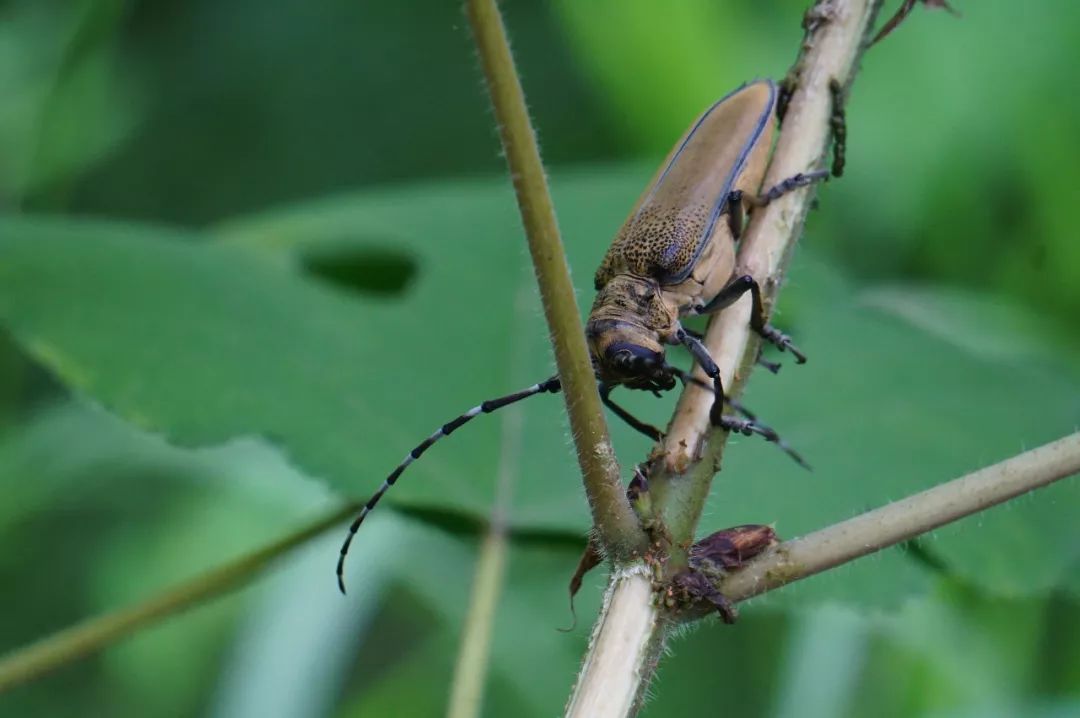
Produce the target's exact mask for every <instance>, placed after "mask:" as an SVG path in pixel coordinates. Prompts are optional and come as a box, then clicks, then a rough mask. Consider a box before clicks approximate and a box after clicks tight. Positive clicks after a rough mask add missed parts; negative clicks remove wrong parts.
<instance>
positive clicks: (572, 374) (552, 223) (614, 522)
mask: <svg viewBox="0 0 1080 718" xmlns="http://www.w3.org/2000/svg"><path fill="white" fill-rule="evenodd" d="M466 11H467V14H468V17H469V24H470V25H471V26H472V31H473V36H474V38H475V40H476V47H477V52H478V54H479V56H480V62H481V64H482V65H483V68H484V78H485V80H486V82H487V88H488V93H489V94H490V96H491V104H492V106H493V107H494V110H495V118H496V121H497V123H498V127H499V136H500V137H501V138H502V146H503V151H504V152H505V154H506V162H507V164H508V165H509V168H510V176H511V178H512V180H513V184H514V191H515V193H516V194H517V201H518V207H519V208H520V210H521V219H522V223H523V224H524V226H525V235H526V238H527V239H528V243H529V252H530V253H531V254H532V260H533V266H534V268H535V270H536V281H537V283H538V284H539V285H540V297H541V299H542V301H543V305H544V315H545V317H546V318H547V323H548V328H549V330H550V332H551V342H552V345H553V347H554V350H555V364H556V366H557V367H558V370H559V379H560V380H561V381H562V389H563V395H564V396H565V398H566V409H567V413H568V414H569V417H570V429H571V432H572V434H573V437H574V445H575V446H576V447H577V456H578V464H579V465H580V467H581V473H582V477H583V479H584V482H585V493H586V495H587V497H588V500H589V508H590V509H591V511H592V518H593V525H594V526H595V527H596V531H597V534H598V536H599V539H600V542H601V545H602V546H603V547H604V549H605V551H606V552H607V555H608V556H610V557H612V558H613V559H615V560H616V561H617V562H618V561H625V560H629V559H631V558H633V557H634V556H635V555H640V554H641V552H642V551H643V550H644V548H645V545H646V543H647V541H646V537H645V534H644V532H643V531H642V529H641V526H640V525H639V523H638V520H637V517H636V516H635V515H634V512H633V510H632V509H631V508H630V504H629V502H628V501H627V500H626V495H625V489H624V488H623V485H622V481H621V479H620V476H619V465H618V463H617V462H616V460H615V453H614V451H613V450H612V448H611V441H610V439H609V438H608V430H607V423H606V422H605V421H604V414H603V411H602V410H601V406H600V395H599V393H598V392H597V389H596V379H595V377H594V375H593V368H592V363H591V361H590V360H589V352H588V349H587V348H586V346H585V334H584V331H583V328H582V323H581V314H580V312H579V310H578V306H577V299H576V298H575V295H574V285H573V284H572V283H571V281H570V270H569V267H567V264H566V255H565V253H564V252H563V246H562V238H561V237H560V235H559V227H558V224H557V222H556V219H555V208H554V205H553V204H552V201H551V195H550V193H549V192H548V187H547V179H546V177H545V176H544V167H543V164H542V163H541V161H540V149H539V147H538V146H537V143H536V134H535V133H534V132H533V127H532V122H531V120H530V119H529V113H528V109H527V107H526V105H525V94H524V92H523V91H522V89H521V82H520V80H519V79H518V75H517V70H516V69H515V67H514V59H513V56H512V55H511V53H510V45H509V43H508V41H507V38H506V29H505V28H504V27H503V21H502V17H501V16H500V14H499V9H498V6H497V5H496V3H495V0H468V2H466Z"/></svg>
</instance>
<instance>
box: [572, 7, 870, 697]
mask: <svg viewBox="0 0 1080 718" xmlns="http://www.w3.org/2000/svg"><path fill="white" fill-rule="evenodd" d="M880 5H881V0H822V2H819V3H818V4H817V5H815V6H814V7H813V8H811V9H810V10H809V11H807V14H806V17H805V19H804V27H805V28H806V35H805V37H804V40H803V43H802V46H801V48H800V53H799V58H798V59H797V60H796V63H795V67H794V69H793V77H795V78H796V79H797V86H796V90H795V93H794V95H793V96H792V97H791V100H790V102H789V103H788V106H787V114H786V115H785V118H784V129H783V132H782V133H781V136H780V139H779V142H778V143H777V146H776V149H775V151H774V153H773V157H772V160H771V162H770V164H769V168H768V170H767V172H766V175H765V181H764V186H772V185H774V184H776V183H777V182H779V181H780V180H782V179H784V178H787V177H791V176H793V175H795V174H797V173H799V172H806V171H808V170H811V169H815V168H817V167H820V166H821V164H822V158H823V157H824V156H825V154H826V151H827V148H828V146H829V140H830V125H829V118H830V116H831V115H832V93H831V92H830V89H829V86H830V82H832V81H836V82H839V83H840V84H841V85H842V86H844V87H847V86H849V85H850V84H851V80H852V78H853V77H854V74H855V70H856V68H857V66H858V58H859V55H860V53H861V51H862V49H863V47H864V46H865V42H866V38H867V36H868V33H869V30H870V27H871V26H872V24H873V19H874V16H875V15H876V13H877V11H878V9H879V7H880ZM812 191H813V190H812V188H804V189H801V190H796V191H794V192H791V193H789V194H787V195H785V196H784V197H782V198H780V199H779V200H777V201H775V202H773V203H772V204H771V205H769V206H768V207H766V208H765V210H764V211H758V212H756V213H755V215H754V217H753V219H752V221H751V223H750V226H749V228H748V229H747V233H746V235H745V236H744V238H743V240H742V243H741V246H740V251H739V262H740V265H741V270H742V271H744V272H745V273H748V274H751V275H752V276H754V277H755V278H756V279H757V280H758V282H759V283H760V284H761V287H762V290H763V294H764V298H765V302H766V306H767V307H771V304H772V302H773V300H774V299H775V296H776V292H777V289H778V288H779V286H780V284H781V281H782V278H783V271H784V268H785V267H786V264H787V259H788V257H789V256H790V254H791V251H792V249H793V247H794V245H795V242H796V240H797V239H798V236H799V234H800V232H801V230H802V225H803V221H804V219H805V217H806V214H807V212H808V211H809V209H810V203H811V200H812ZM749 319H750V297H744V299H743V300H742V301H740V302H738V303H737V304H735V305H733V306H732V307H729V308H728V309H726V310H725V311H724V312H722V313H721V314H720V316H719V317H717V319H716V320H715V321H713V322H712V324H711V325H710V327H709V331H708V334H707V336H706V344H707V346H708V347H709V350H710V353H711V354H712V355H713V357H714V358H715V359H716V362H717V364H718V365H719V367H720V373H721V377H722V379H723V382H724V386H725V387H728V388H729V391H730V392H731V393H732V394H733V395H735V396H737V395H738V393H739V391H741V389H742V386H743V384H744V383H745V381H746V379H747V377H748V375H749V373H750V370H751V369H752V368H753V358H754V356H755V352H756V351H757V348H758V340H757V338H756V337H755V336H752V335H751V332H750V321H749ZM697 372H698V373H697V374H696V376H698V377H699V378H702V375H701V372H700V368H699V369H698V370H697ZM712 399H713V396H712V394H711V393H710V392H707V391H703V390H701V389H700V388H698V387H697V386H694V385H690V386H689V387H687V389H686V390H685V391H684V392H683V396H682V398H681V399H680V402H679V405H678V407H677V408H676V412H675V415H674V417H673V419H672V422H671V425H670V426H669V428H668V433H667V436H666V437H665V441H664V444H663V452H662V455H663V460H662V461H661V462H659V463H660V466H658V467H654V468H653V471H652V472H651V473H650V477H649V481H650V486H651V493H652V500H653V506H654V507H655V509H656V510H657V511H659V512H660V515H661V517H662V524H663V525H664V526H665V527H666V529H667V531H668V533H669V535H670V536H671V539H672V543H671V553H670V555H669V556H668V559H667V562H666V566H665V572H666V575H667V577H668V578H670V577H671V575H673V574H674V573H675V572H678V571H680V570H682V569H683V568H685V566H686V563H687V556H686V551H687V549H688V548H689V546H690V544H691V543H692V540H693V536H694V531H695V529H696V527H697V522H698V519H699V518H700V516H701V511H702V508H703V507H704V505H705V499H706V498H707V496H708V494H709V488H710V486H711V483H712V477H713V475H714V474H715V472H716V467H718V466H719V465H720V459H721V454H722V450H723V446H724V442H725V441H726V438H727V436H726V434H725V433H724V432H720V431H713V430H712V427H711V426H710V422H709V409H710V408H711V405H712ZM640 580H642V581H643V580H647V579H640ZM640 588H641V586H640V581H637V582H635V581H628V580H625V579H622V578H620V577H619V576H618V575H616V577H615V578H613V580H612V582H611V583H610V584H609V587H608V593H607V595H606V596H605V603H604V610H603V611H602V612H601V616H600V618H599V620H598V621H597V624H596V626H595V628H594V632H593V636H592V640H591V642H590V647H589V654H588V655H587V657H586V659H585V662H584V665H583V667H582V672H581V674H580V675H579V677H578V684H577V686H576V687H575V690H574V693H573V695H572V697H571V699H570V704H569V706H568V707H567V713H566V714H567V716H575V717H581V718H584V717H585V716H588V717H589V718H606V717H607V716H620V717H621V716H625V715H633V714H634V713H636V712H637V710H638V709H639V708H640V705H641V699H642V696H643V695H644V692H645V690H646V688H647V686H648V684H649V681H650V680H651V678H652V673H653V671H654V669H655V666H656V665H657V663H658V661H659V659H660V656H661V654H662V651H663V645H664V637H665V635H666V632H667V626H668V622H667V621H666V620H664V617H663V616H662V615H661V614H660V613H659V609H658V608H657V607H655V606H654V605H653V603H652V601H651V595H650V594H646V598H645V599H644V602H643V603H640V604H639V605H637V606H636V609H635V610H633V611H625V612H624V613H623V614H622V615H625V616H632V620H634V621H636V622H639V623H642V624H644V625H646V626H648V627H649V628H650V631H649V633H648V634H647V635H639V631H638V630H637V629H636V628H633V627H631V626H629V625H627V623H626V622H624V621H621V620H618V617H616V616H613V615H609V613H608V608H609V607H610V606H620V605H623V604H624V601H623V599H622V595H621V594H623V593H633V595H635V596H637V595H639V594H641V590H640ZM628 631H629V632H630V634H631V635H633V636H634V637H635V640H634V641H633V642H632V643H629V644H627V643H624V644H622V645H619V646H618V648H617V650H614V651H611V650H609V647H610V646H613V645H616V644H615V642H613V641H612V640H609V638H608V634H614V635H616V636H618V635H620V634H622V633H625V632H628ZM626 652H631V653H633V660H632V661H631V664H632V665H633V669H632V670H626V669H625V667H624V666H625V663H626V657H625V655H622V654H624V653H626Z"/></svg>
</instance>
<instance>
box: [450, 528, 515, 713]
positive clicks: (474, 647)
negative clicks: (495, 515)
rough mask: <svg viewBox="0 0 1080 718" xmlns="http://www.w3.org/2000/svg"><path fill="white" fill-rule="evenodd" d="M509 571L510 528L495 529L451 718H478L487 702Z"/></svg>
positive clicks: (477, 582)
mask: <svg viewBox="0 0 1080 718" xmlns="http://www.w3.org/2000/svg"><path fill="white" fill-rule="evenodd" d="M505 569H506V527H505V526H502V527H498V528H496V527H495V526H492V527H491V530H490V531H489V532H488V534H487V536H485V537H484V542H483V543H482V544H481V545H480V556H479V559H478V560H477V562H476V576H475V577H474V578H473V587H472V595H471V596H470V597H469V614H468V616H466V617H465V626H464V628H463V629H462V639H461V649H460V651H459V653H458V659H457V665H456V666H455V667H454V683H453V685H452V686H451V688H450V705H449V707H448V708H447V710H446V715H447V718H476V717H477V716H479V715H480V709H481V707H482V706H483V702H484V683H485V679H486V678H487V667H488V658H489V654H490V653H491V632H492V625H493V623H494V618H495V611H496V608H497V606H498V599H499V593H500V592H501V590H502V582H503V574H504V573H505Z"/></svg>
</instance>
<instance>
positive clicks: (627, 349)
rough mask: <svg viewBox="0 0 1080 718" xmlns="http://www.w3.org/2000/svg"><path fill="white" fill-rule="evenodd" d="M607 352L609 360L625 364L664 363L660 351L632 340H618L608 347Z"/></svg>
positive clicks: (647, 364) (648, 364)
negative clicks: (634, 342) (633, 342)
mask: <svg viewBox="0 0 1080 718" xmlns="http://www.w3.org/2000/svg"><path fill="white" fill-rule="evenodd" d="M606 354H607V359H608V361H610V362H612V363H614V364H619V365H623V366H629V365H632V364H633V365H639V366H640V365H646V366H650V365H654V364H663V363H664V357H663V355H662V354H660V352H656V351H653V350H652V349H647V348H645V347H643V346H641V345H640V344H632V343H630V342H616V343H615V344H612V345H611V346H610V347H608V349H607V352H606Z"/></svg>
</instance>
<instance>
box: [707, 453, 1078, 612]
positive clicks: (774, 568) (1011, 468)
mask: <svg viewBox="0 0 1080 718" xmlns="http://www.w3.org/2000/svg"><path fill="white" fill-rule="evenodd" d="M1076 473H1080V433H1075V434H1071V435H1069V436H1066V437H1064V438H1062V439H1058V440H1057V441H1053V442H1051V443H1049V444H1044V445H1043V446H1040V447H1039V448H1037V449H1032V450H1031V451H1026V452H1024V453H1023V454H1019V455H1018V456H1014V457H1012V458H1011V459H1007V460H1005V461H1002V462H1001V463H999V464H994V465H993V466H988V467H986V468H984V469H979V470H978V471H975V472H972V473H970V474H968V475H967V476H963V477H961V478H959V479H954V480H952V481H949V482H948V483H944V484H940V485H939V486H935V487H934V488H932V489H927V490H926V491H922V492H920V493H917V494H914V495H912V496H909V497H907V498H906V499H901V500H900V501H894V502H893V503H891V504H887V505H885V506H882V507H881V508H879V509H874V510H873V511H868V512H866V513H864V514H860V515H859V516H856V517H854V518H851V519H848V520H847V521H842V522H840V523H838V524H834V525H832V526H829V527H828V528H824V529H821V530H820V531H815V532H814V533H812V534H808V535H806V536H803V537H802V538H797V539H792V540H791V541H785V542H784V543H781V544H778V545H777V546H775V547H774V548H773V549H771V550H769V551H767V552H765V553H763V554H761V555H760V556H758V557H757V558H755V559H754V560H752V561H750V562H749V563H747V565H746V566H744V567H743V568H741V569H739V570H738V571H736V572H734V573H732V574H730V575H729V576H727V577H726V578H725V579H724V580H723V581H721V582H720V583H719V585H718V588H719V589H720V591H721V592H722V593H723V594H724V595H725V596H727V597H728V598H729V599H731V600H732V601H742V600H745V599H747V598H750V597H752V596H756V595H758V594H761V593H764V592H766V591H772V590H774V589H777V588H780V587H781V586H784V585H786V584H788V583H791V582H792V581H798V580H800V579H803V578H807V577H808V576H813V575H814V574H816V573H820V572H821V571H825V570H827V569H830V568H833V567H834V566H839V565H840V564H843V563H847V562H848V561H853V560H855V559H857V558H860V557H862V556H866V555H868V554H871V553H875V552H877V551H880V550H881V549H883V548H887V547H888V546H893V545H895V544H897V543H900V542H902V541H906V540H908V539H910V538H913V537H915V536H918V535H919V534H923V533H926V532H927V531H932V530H934V529H936V528H938V527H939V526H944V525H945V524H947V523H951V522H953V521H957V520H959V519H962V518H964V517H965V516H968V515H970V514H973V513H976V512H978V511H983V510H985V509H988V508H990V507H992V506H996V505H997V504H1000V503H1002V502H1004V501H1008V500H1009V499H1012V498H1015V497H1017V496H1020V495H1021V494H1025V493H1027V492H1029V491H1033V490H1035V489H1038V488H1042V487H1044V486H1047V485H1049V484H1052V483H1053V482H1055V481H1059V480H1060V479H1064V478H1066V477H1068V476H1072V475H1073V474H1076Z"/></svg>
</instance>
